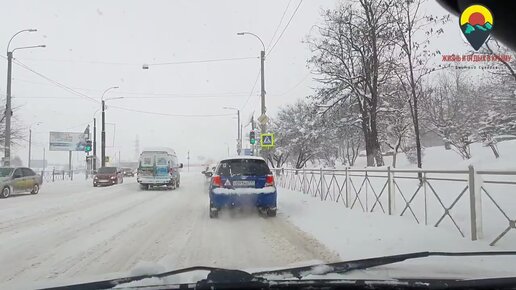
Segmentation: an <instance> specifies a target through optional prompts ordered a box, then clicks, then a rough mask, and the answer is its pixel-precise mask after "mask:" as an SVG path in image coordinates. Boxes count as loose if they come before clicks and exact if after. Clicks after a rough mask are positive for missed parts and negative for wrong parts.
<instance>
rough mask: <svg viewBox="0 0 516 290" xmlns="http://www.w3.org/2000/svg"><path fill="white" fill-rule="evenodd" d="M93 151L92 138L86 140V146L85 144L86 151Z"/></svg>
mask: <svg viewBox="0 0 516 290" xmlns="http://www.w3.org/2000/svg"><path fill="white" fill-rule="evenodd" d="M90 151H91V140H88V141H86V146H84V152H90Z"/></svg>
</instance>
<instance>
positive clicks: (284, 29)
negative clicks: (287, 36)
mask: <svg viewBox="0 0 516 290" xmlns="http://www.w3.org/2000/svg"><path fill="white" fill-rule="evenodd" d="M301 3H303V0H299V3H298V4H297V7H296V9H295V10H294V12H293V13H292V15H291V16H290V19H289V20H288V22H287V24H286V25H285V27H284V28H283V30H282V31H281V33H280V35H279V36H278V39H276V42H274V44H273V45H272V47H271V48H270V49H269V51H268V52H267V55H269V54H271V52H272V51H273V50H274V48H275V47H276V45H277V44H278V42H279V41H280V39H281V37H282V36H283V34H284V33H285V31H286V30H287V28H288V26H289V25H290V22H291V21H292V19H293V18H294V16H295V15H296V13H297V10H299V7H300V6H301Z"/></svg>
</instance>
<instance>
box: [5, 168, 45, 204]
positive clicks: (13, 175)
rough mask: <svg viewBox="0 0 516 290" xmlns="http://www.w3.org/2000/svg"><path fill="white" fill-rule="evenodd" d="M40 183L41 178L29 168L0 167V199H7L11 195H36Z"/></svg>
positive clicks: (41, 181)
mask: <svg viewBox="0 0 516 290" xmlns="http://www.w3.org/2000/svg"><path fill="white" fill-rule="evenodd" d="M41 183H43V179H42V177H41V176H40V175H38V174H36V173H35V172H34V171H33V170H32V169H30V168H27V167H0V189H1V193H0V198H7V197H9V196H10V195H11V194H13V193H24V192H30V193H32V194H37V193H38V192H39V188H40V187H41Z"/></svg>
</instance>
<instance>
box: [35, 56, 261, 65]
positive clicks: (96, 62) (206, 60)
mask: <svg viewBox="0 0 516 290" xmlns="http://www.w3.org/2000/svg"><path fill="white" fill-rule="evenodd" d="M256 58H258V57H255V56H249V57H233V58H214V59H197V60H185V61H173V62H160V63H149V65H174V64H195V63H207V62H224V61H238V60H247V59H256ZM25 59H27V60H30V61H48V62H67V63H77V64H94V65H119V66H141V65H142V64H141V63H126V62H109V61H95V60H91V61H83V60H71V59H70V60H67V59H34V58H25Z"/></svg>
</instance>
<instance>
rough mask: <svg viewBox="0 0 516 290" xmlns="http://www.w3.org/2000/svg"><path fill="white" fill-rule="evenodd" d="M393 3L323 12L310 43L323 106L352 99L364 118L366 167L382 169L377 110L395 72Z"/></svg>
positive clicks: (362, 0)
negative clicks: (321, 20) (390, 11)
mask: <svg viewBox="0 0 516 290" xmlns="http://www.w3.org/2000/svg"><path fill="white" fill-rule="evenodd" d="M393 2H394V1H392V0H358V1H353V2H351V3H346V4H340V5H339V6H338V7H337V8H336V9H334V10H327V11H325V12H324V14H323V15H322V16H323V19H324V23H323V25H322V26H319V27H318V33H319V35H318V36H315V37H312V38H310V39H309V40H308V42H309V43H310V48H311V49H312V52H313V54H314V55H313V57H312V58H311V59H310V60H309V65H310V66H311V67H312V68H313V70H314V73H315V74H316V75H317V76H318V81H319V82H320V83H321V84H322V87H321V88H320V89H319V90H318V91H317V94H316V98H317V99H318V102H319V103H320V104H331V105H339V104H341V102H342V101H345V100H351V102H352V103H353V104H354V106H351V107H350V108H353V109H357V112H358V113H359V116H360V122H361V124H360V128H361V130H362V133H363V135H364V143H365V149H366V153H367V164H368V166H374V165H377V166H382V165H383V164H384V161H383V157H382V152H381V148H380V142H379V140H378V118H377V114H378V108H379V107H378V106H379V104H380V100H381V98H382V97H383V93H384V86H385V84H386V83H387V82H388V81H389V79H390V78H391V77H392V71H393V68H394V48H395V44H394V41H393V39H394V32H393V17H391V16H390V14H389V13H388V10H389V9H390V7H391V5H392V3H393Z"/></svg>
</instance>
